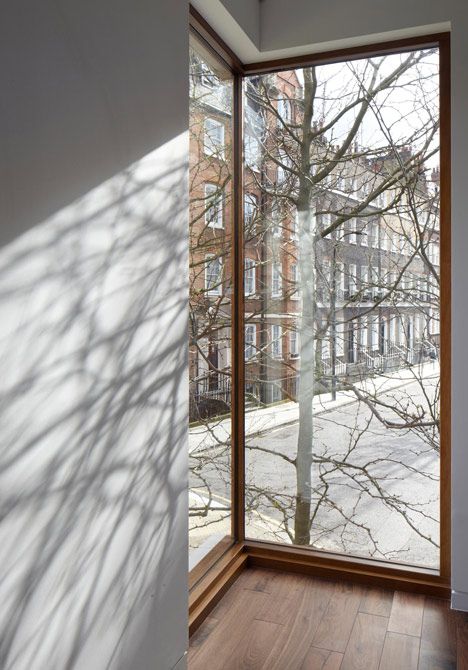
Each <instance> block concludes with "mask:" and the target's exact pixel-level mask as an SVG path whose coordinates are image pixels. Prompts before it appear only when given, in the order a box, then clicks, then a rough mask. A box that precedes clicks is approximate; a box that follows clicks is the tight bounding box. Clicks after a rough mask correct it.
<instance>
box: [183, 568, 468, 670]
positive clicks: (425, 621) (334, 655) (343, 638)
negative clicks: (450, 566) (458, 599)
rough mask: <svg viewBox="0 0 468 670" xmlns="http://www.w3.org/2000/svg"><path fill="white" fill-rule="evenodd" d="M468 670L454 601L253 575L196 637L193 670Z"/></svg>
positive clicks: (466, 643) (466, 631)
mask: <svg viewBox="0 0 468 670" xmlns="http://www.w3.org/2000/svg"><path fill="white" fill-rule="evenodd" d="M234 668H239V669H240V668H243V669H244V670H254V669H255V670H260V668H262V669H264V670H448V669H449V668H450V669H451V668H456V669H457V670H468V614H464V613H461V612H454V611H451V610H450V608H449V603H448V601H445V600H439V599H436V598H430V597H428V596H422V595H415V594H409V593H402V592H398V591H395V592H393V591H385V590H383V589H376V588H369V587H363V586H359V585H356V584H350V583H346V582H330V581H326V580H322V579H314V578H311V577H305V576H302V575H292V574H284V573H279V572H274V571H270V570H263V569H258V568H250V569H247V570H245V571H244V572H243V573H242V574H241V575H240V577H239V578H238V580H237V581H236V582H235V584H234V585H233V586H232V587H231V589H230V590H229V591H228V593H227V594H226V595H225V596H224V598H223V599H222V600H221V602H220V603H219V604H218V605H217V607H216V608H215V609H214V610H213V612H212V613H211V614H210V616H209V617H208V618H207V619H206V620H205V621H204V622H203V624H202V625H201V627H200V628H199V629H198V630H197V632H196V633H195V634H194V635H193V636H192V639H191V640H190V650H189V670H233V669H234Z"/></svg>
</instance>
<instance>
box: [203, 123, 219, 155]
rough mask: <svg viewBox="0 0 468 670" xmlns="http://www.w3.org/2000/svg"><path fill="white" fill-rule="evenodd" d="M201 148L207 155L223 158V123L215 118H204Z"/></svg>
mask: <svg viewBox="0 0 468 670" xmlns="http://www.w3.org/2000/svg"><path fill="white" fill-rule="evenodd" d="M204 129H205V133H204V144H203V149H204V152H205V154H206V155H207V156H217V157H218V158H224V125H223V124H222V123H221V122H220V121H216V119H210V118H208V119H205V124H204Z"/></svg>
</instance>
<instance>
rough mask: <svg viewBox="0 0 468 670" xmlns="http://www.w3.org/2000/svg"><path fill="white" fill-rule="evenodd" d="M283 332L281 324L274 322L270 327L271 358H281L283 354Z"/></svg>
mask: <svg viewBox="0 0 468 670" xmlns="http://www.w3.org/2000/svg"><path fill="white" fill-rule="evenodd" d="M282 337H283V332H282V328H281V326H279V325H278V324H276V323H274V324H273V325H272V327H271V355H272V356H273V358H281V357H282V355H283V342H282Z"/></svg>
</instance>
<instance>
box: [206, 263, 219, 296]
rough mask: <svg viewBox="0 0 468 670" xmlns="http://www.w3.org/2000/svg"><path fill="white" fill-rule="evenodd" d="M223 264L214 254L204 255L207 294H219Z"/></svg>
mask: <svg viewBox="0 0 468 670" xmlns="http://www.w3.org/2000/svg"><path fill="white" fill-rule="evenodd" d="M222 276H223V264H222V261H221V259H220V258H217V257H216V256H206V257H205V290H206V292H207V293H208V294H209V295H221V289H222Z"/></svg>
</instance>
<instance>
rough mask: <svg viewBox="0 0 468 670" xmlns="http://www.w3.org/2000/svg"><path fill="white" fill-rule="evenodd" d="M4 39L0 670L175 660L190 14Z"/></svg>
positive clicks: (180, 616) (97, 13) (89, 9)
mask: <svg viewBox="0 0 468 670" xmlns="http://www.w3.org/2000/svg"><path fill="white" fill-rule="evenodd" d="M0 32H1V34H0V80H1V81H2V98H1V102H0V138H1V150H0V175H1V191H2V197H1V199H0V212H1V227H0V230H1V238H0V380H1V386H0V394H1V404H0V408H1V414H0V430H1V435H2V448H1V450H0V510H1V516H0V518H1V523H0V566H1V573H0V574H1V578H0V602H1V603H2V606H1V608H0V667H1V668H2V670H13V669H14V670H23V669H24V670H72V669H73V670H75V669H83V670H103V669H104V668H109V669H112V670H129V669H130V668H131V669H134V670H146V669H148V670H149V669H150V668H151V670H170V669H171V668H173V667H175V666H176V665H177V668H178V669H179V668H183V667H184V666H185V660H184V659H183V656H184V652H185V649H186V646H187V528H186V527H187V500H186V496H187V425H188V417H187V398H188V390H187V360H186V332H187V312H188V306H187V296H188V280H187V247H188V220H187V189H188V180H187V153H188V140H187V127H188V76H187V68H188V32H187V4H186V3H185V2H177V3H174V2H172V1H171V0H158V2H153V1H149V0H141V1H140V2H139V3H137V4H135V3H134V2H131V0H113V1H112V2H111V0H101V1H100V2H91V1H90V0H80V1H79V2H78V1H77V0H64V1H63V2H60V3H56V2H52V0H43V2H41V3H37V2H34V1H33V0H20V1H19V2H18V0H7V1H6V2H4V3H3V4H2V22H1V28H0ZM181 659H182V660H181Z"/></svg>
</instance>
